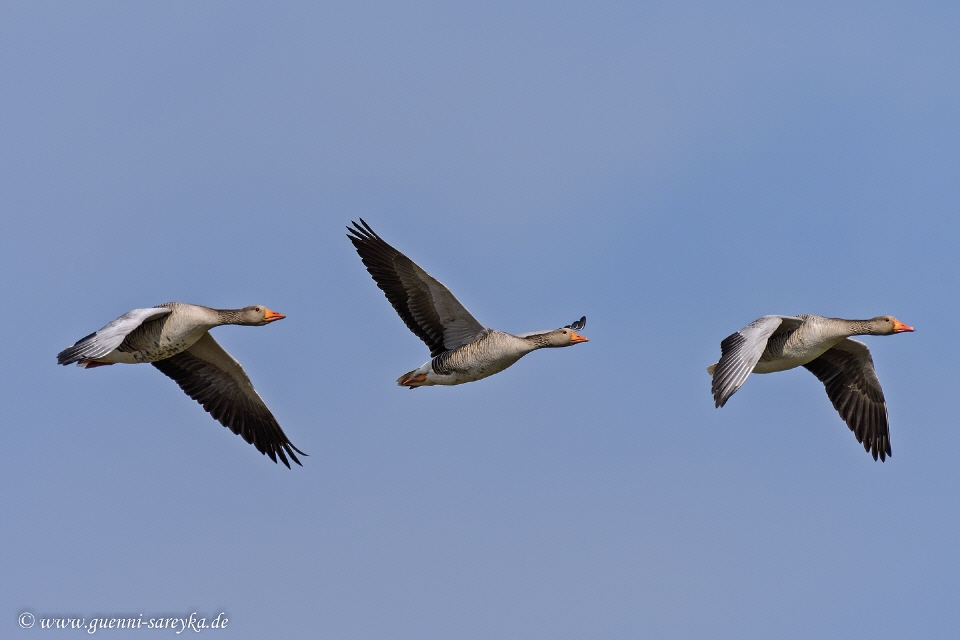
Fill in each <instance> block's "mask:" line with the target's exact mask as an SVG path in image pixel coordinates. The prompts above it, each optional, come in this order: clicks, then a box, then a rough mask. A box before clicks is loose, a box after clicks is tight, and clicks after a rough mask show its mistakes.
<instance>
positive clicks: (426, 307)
mask: <svg viewBox="0 0 960 640" xmlns="http://www.w3.org/2000/svg"><path fill="white" fill-rule="evenodd" d="M347 230H348V231H349V234H348V235H347V237H348V238H350V241H351V242H353V246H354V247H356V249H357V253H358V254H360V259H361V260H363V264H364V265H365V266H366V267H367V271H369V272H370V275H371V276H373V280H374V281H375V282H376V283H377V286H378V287H380V289H382V290H383V293H384V294H385V295H386V296H387V300H389V301H390V304H392V305H393V308H394V309H396V311H397V313H398V314H400V318H401V319H403V321H404V323H406V325H407V327H408V328H409V329H410V331H412V332H413V333H414V334H415V335H416V336H417V337H418V338H420V339H421V340H423V342H424V343H425V344H426V345H427V347H428V348H429V349H430V360H428V361H427V362H426V363H424V365H423V366H422V367H420V368H419V369H414V370H413V371H408V372H407V373H405V374H403V375H402V376H400V377H399V378H398V379H397V384H398V385H400V386H404V387H409V388H410V389H416V388H417V387H423V386H430V385H435V384H442V385H453V384H463V383H464V382H473V381H474V380H480V379H481V378H486V377H487V376H492V375H493V374H495V373H499V372H500V371H503V370H504V369H506V368H507V367H509V366H510V365H512V364H513V363H514V362H516V361H517V360H519V359H520V358H522V357H523V356H525V355H526V354H528V353H530V352H531V351H535V350H536V349H541V348H544V347H569V346H570V345H573V344H577V343H580V342H587V339H586V338H585V337H583V336H582V335H580V334H579V333H577V332H578V331H582V330H583V327H584V325H586V323H587V318H586V316H584V317H582V318H580V319H579V320H577V321H576V322H573V323H571V324H568V325H567V326H565V327H561V328H559V329H554V330H553V331H533V332H530V333H521V334H519V335H513V334H510V333H504V332H502V331H497V330H496V329H488V328H486V327H484V326H483V325H482V324H480V323H479V322H478V321H477V319H476V318H474V317H473V316H472V315H470V312H469V311H467V310H466V308H464V306H463V305H462V304H460V302H459V301H458V300H457V299H456V298H455V297H454V296H453V294H452V293H450V290H449V289H447V288H446V287H445V286H444V285H443V284H441V283H440V282H439V281H438V280H435V279H434V278H433V277H431V276H430V274H428V273H427V272H426V271H424V270H423V269H421V268H420V267H418V266H417V265H416V263H414V262H413V261H412V260H410V258H408V257H407V256H405V255H403V254H402V253H400V252H399V251H397V250H396V249H394V248H393V247H391V246H390V245H389V244H387V243H386V242H384V241H383V239H382V238H380V236H378V235H377V234H376V233H374V231H373V229H371V228H370V225H368V224H367V223H366V222H364V221H363V218H361V219H360V224H357V223H356V222H353V227H352V228H351V227H347Z"/></svg>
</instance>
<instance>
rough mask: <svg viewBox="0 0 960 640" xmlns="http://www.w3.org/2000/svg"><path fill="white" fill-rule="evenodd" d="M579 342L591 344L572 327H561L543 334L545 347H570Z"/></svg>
mask: <svg viewBox="0 0 960 640" xmlns="http://www.w3.org/2000/svg"><path fill="white" fill-rule="evenodd" d="M579 342H589V340H587V338H586V337H585V336H582V335H580V334H579V333H577V332H576V331H574V330H573V329H571V328H570V327H561V328H560V329H554V330H553V331H551V332H549V333H545V334H543V343H544V344H543V346H545V347H569V346H570V345H574V344H577V343H579Z"/></svg>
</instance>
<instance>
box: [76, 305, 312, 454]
mask: <svg viewBox="0 0 960 640" xmlns="http://www.w3.org/2000/svg"><path fill="white" fill-rule="evenodd" d="M284 317H286V316H284V315H283V314H282V313H277V312H276V311H271V310H270V309H267V308H266V307H264V306H260V305H254V306H250V307H245V308H243V309H211V308H210V307H203V306H200V305H196V304H186V303H183V302H166V303H164V304H161V305H158V306H156V307H152V308H149V309H134V310H133V311H130V312H128V313H125V314H123V315H122V316H120V317H119V318H117V319H116V320H114V321H113V322H111V323H110V324H108V325H107V326H105V327H103V328H102V329H100V330H99V331H96V332H94V333H91V334H90V335H88V336H86V337H85V338H81V339H80V340H78V341H77V343H76V344H75V345H73V346H72V347H68V348H66V349H64V350H63V351H61V352H60V353H59V354H58V355H57V364H62V365H68V364H72V363H74V362H75V363H77V366H79V367H83V368H86V369H90V368H93V367H101V366H106V365H111V364H116V363H127V364H136V363H141V362H149V363H150V364H152V365H153V366H154V367H156V368H157V369H159V370H160V371H161V372H162V373H163V374H164V375H166V376H169V377H170V378H172V379H173V380H174V382H176V383H177V384H178V385H180V388H181V389H183V391H184V392H185V393H186V394H187V395H188V396H190V397H191V398H193V399H194V400H196V401H197V402H199V403H200V404H201V405H203V408H204V409H205V410H207V411H208V412H210V415H211V416H213V417H214V418H215V419H216V420H218V421H219V422H220V424H222V425H223V426H225V427H227V428H228V429H230V430H231V431H233V432H234V433H236V434H237V435H239V436H241V437H242V438H243V439H244V440H246V441H247V442H249V443H250V444H252V445H253V446H255V447H256V448H257V450H258V451H260V452H261V453H263V454H266V455H268V456H270V459H271V460H273V461H274V462H276V461H277V456H280V460H281V462H283V464H285V465H287V468H289V467H290V463H289V462H287V456H290V458H291V459H292V460H293V461H294V462H296V463H297V464H300V461H299V460H297V456H296V455H295V454H294V451H296V452H297V453H299V454H300V455H304V456H305V455H307V454H305V453H304V452H303V451H300V449H297V448H296V447H295V446H293V444H292V443H291V442H290V440H288V439H287V436H286V434H284V433H283V430H282V429H281V428H280V425H279V424H278V423H277V420H276V418H274V417H273V414H272V413H270V409H268V408H267V405H266V404H264V402H263V399H262V398H261V397H260V395H259V394H258V393H257V392H256V390H255V389H254V388H253V384H252V383H251V382H250V378H248V377H247V374H246V373H245V372H244V370H243V367H241V366H240V363H239V362H237V361H236V360H235V359H234V358H233V357H232V356H231V355H230V354H229V353H227V352H226V351H225V350H224V349H223V347H221V346H220V345H219V344H217V341H216V340H214V339H213V336H211V335H210V333H209V330H210V329H212V328H213V327H218V326H220V325H223V324H242V325H247V326H254V327H257V326H262V325H265V324H268V323H270V322H274V321H276V320H282V319H283V318H284ZM301 466H302V465H301Z"/></svg>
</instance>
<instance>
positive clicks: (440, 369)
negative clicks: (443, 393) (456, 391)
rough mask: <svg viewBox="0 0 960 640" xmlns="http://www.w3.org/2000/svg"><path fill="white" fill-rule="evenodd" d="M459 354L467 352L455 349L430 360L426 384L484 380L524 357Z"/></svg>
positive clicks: (452, 383) (449, 383)
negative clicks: (461, 356)
mask: <svg viewBox="0 0 960 640" xmlns="http://www.w3.org/2000/svg"><path fill="white" fill-rule="evenodd" d="M458 355H467V354H462V353H460V352H459V351H453V352H450V353H449V354H441V355H439V356H437V357H436V358H434V359H433V360H432V361H430V362H429V363H428V364H429V365H430V371H429V372H428V373H427V380H426V384H445V385H454V384H463V383H465V382H474V381H476V380H482V379H484V378H488V377H490V376H492V375H493V374H495V373H500V372H501V371H503V370H504V369H506V368H507V367H509V366H510V365H512V364H513V363H515V362H516V361H517V360H519V359H520V358H521V357H522V354H520V355H518V354H506V355H500V356H498V357H483V355H482V354H472V355H473V357H464V358H458V357H457V356H458ZM444 356H447V357H444ZM424 366H426V365H424Z"/></svg>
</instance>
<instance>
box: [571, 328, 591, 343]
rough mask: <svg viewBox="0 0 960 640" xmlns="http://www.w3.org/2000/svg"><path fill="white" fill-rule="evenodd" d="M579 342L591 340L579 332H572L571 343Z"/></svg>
mask: <svg viewBox="0 0 960 640" xmlns="http://www.w3.org/2000/svg"><path fill="white" fill-rule="evenodd" d="M578 342H590V341H589V340H587V338H586V337H584V336H582V335H580V334H579V333H576V332H573V331H571V332H570V344H577V343H578Z"/></svg>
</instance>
